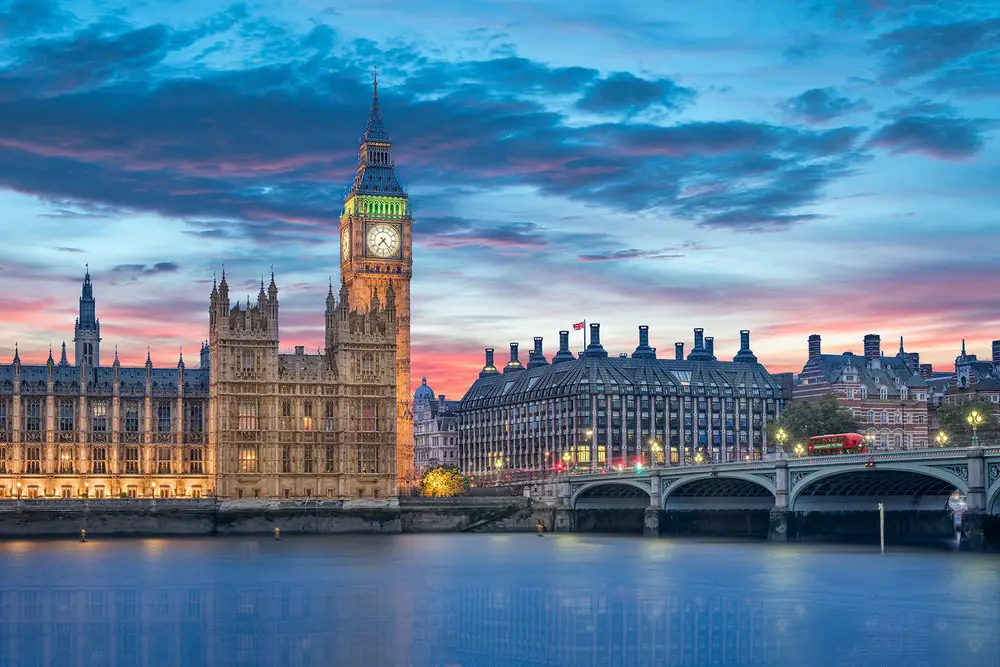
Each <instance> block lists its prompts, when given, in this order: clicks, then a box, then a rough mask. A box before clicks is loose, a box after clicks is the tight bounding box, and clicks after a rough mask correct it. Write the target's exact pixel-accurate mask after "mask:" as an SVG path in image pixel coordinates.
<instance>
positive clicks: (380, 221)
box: [340, 73, 416, 490]
mask: <svg viewBox="0 0 1000 667" xmlns="http://www.w3.org/2000/svg"><path fill="white" fill-rule="evenodd" d="M378 83H379V82H378V75H377V73H375V74H374V75H373V77H372V104H371V108H370V109H369V111H368V122H367V123H366V124H365V133H364V135H363V136H362V137H361V146H360V148H359V150H358V168H357V173H356V174H355V175H354V183H353V184H352V186H351V189H350V191H349V192H348V193H347V196H346V197H345V198H344V209H343V212H342V213H341V216H340V279H341V282H342V283H343V285H344V287H345V288H346V291H347V294H348V301H349V306H350V308H351V309H356V310H359V311H363V310H366V309H367V308H368V307H369V306H370V305H371V300H372V296H371V295H372V294H373V293H375V294H383V295H386V297H387V298H388V297H389V295H390V294H391V295H392V296H393V297H394V302H395V303H394V308H395V312H396V369H395V371H396V461H395V462H394V463H395V467H396V475H397V477H398V479H399V486H400V490H403V489H405V488H407V487H408V486H410V485H412V484H413V483H415V482H416V479H415V477H414V472H413V416H412V414H411V411H410V401H411V398H412V397H411V395H410V275H411V272H412V268H413V255H412V248H413V219H412V217H411V216H410V203H409V199H408V197H407V195H406V191H405V190H404V189H403V186H402V185H400V183H399V180H398V179H397V178H396V169H395V161H394V160H393V155H392V139H391V138H390V136H389V131H388V130H387V129H386V126H385V122H384V121H383V120H382V107H381V105H380V104H379V97H378ZM390 284H391V285H392V288H391V289H390ZM380 463H381V462H380ZM386 463H388V462H386Z"/></svg>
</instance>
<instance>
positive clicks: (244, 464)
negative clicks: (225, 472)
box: [237, 447, 257, 473]
mask: <svg viewBox="0 0 1000 667" xmlns="http://www.w3.org/2000/svg"><path fill="white" fill-rule="evenodd" d="M237 470H238V471H239V472H251V473H253V472H257V448H256V447H244V448H243V449H241V450H240V458H239V467H238V468H237Z"/></svg>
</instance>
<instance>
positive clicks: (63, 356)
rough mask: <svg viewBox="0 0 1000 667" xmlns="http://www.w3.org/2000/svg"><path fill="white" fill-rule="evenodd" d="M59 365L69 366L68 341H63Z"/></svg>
mask: <svg viewBox="0 0 1000 667" xmlns="http://www.w3.org/2000/svg"><path fill="white" fill-rule="evenodd" d="M59 365H60V366H69V360H68V359H66V341H63V343H62V354H60V355H59Z"/></svg>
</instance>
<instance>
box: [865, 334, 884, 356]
mask: <svg viewBox="0 0 1000 667" xmlns="http://www.w3.org/2000/svg"><path fill="white" fill-rule="evenodd" d="M864 343H865V359H866V360H867V361H871V360H872V359H878V358H879V357H881V356H882V337H881V336H879V335H878V334H867V335H866V336H865V339H864Z"/></svg>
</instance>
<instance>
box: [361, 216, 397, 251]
mask: <svg viewBox="0 0 1000 667" xmlns="http://www.w3.org/2000/svg"><path fill="white" fill-rule="evenodd" d="M367 241H368V254H369V255H371V256H373V257H395V256H396V255H398V254H399V230H398V229H396V227H395V226H393V225H387V224H384V223H380V224H377V225H372V226H371V227H369V228H368V239H367Z"/></svg>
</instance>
